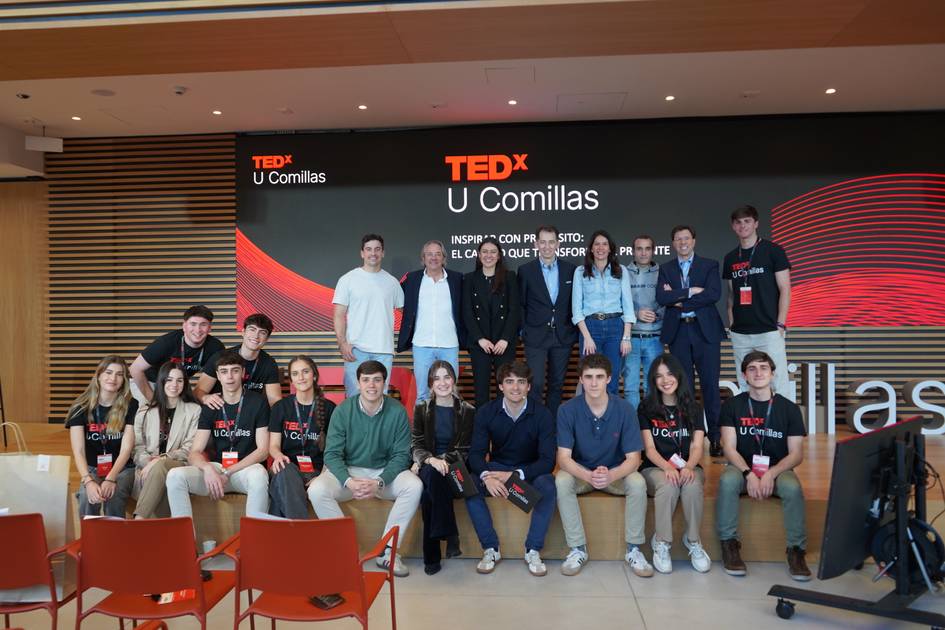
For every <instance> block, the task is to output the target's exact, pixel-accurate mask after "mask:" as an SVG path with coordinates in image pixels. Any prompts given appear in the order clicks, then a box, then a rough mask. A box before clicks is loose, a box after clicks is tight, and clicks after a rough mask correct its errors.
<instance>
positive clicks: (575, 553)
mask: <svg viewBox="0 0 945 630" xmlns="http://www.w3.org/2000/svg"><path fill="white" fill-rule="evenodd" d="M585 564H587V552H586V551H581V550H580V549H578V548H577V547H574V548H573V549H572V550H571V553H569V554H568V557H567V558H565V559H564V562H562V563H561V574H562V575H577V574H578V573H580V572H581V569H583V568H584V565H585Z"/></svg>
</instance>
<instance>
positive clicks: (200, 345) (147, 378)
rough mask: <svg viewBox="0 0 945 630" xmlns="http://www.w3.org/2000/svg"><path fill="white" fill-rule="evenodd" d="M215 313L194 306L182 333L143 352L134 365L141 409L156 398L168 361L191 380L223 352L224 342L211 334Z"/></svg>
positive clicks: (162, 339)
mask: <svg viewBox="0 0 945 630" xmlns="http://www.w3.org/2000/svg"><path fill="white" fill-rule="evenodd" d="M212 323H213V311H211V310H210V309H209V308H207V307H206V306H204V305H202V304H201V305H198V306H191V307H190V308H188V309H187V310H186V311H184V323H183V325H182V326H181V329H180V330H172V331H171V332H169V333H166V334H163V335H161V336H160V337H158V338H157V339H155V340H154V341H152V342H151V343H150V344H148V347H147V348H145V349H144V350H142V351H141V354H139V355H138V357H137V358H136V359H135V360H134V363H132V364H131V367H130V368H129V370H128V372H129V373H130V374H131V395H132V396H134V397H135V399H136V400H137V401H138V403H139V404H140V405H141V406H144V405H147V404H148V403H149V402H150V401H151V397H152V396H153V395H154V381H155V380H157V371H158V368H159V367H161V366H162V365H163V364H164V363H165V362H166V361H172V362H174V363H177V364H178V365H180V367H181V369H183V370H184V376H185V377H187V378H190V377H192V376H194V375H195V374H197V373H198V372H202V371H203V369H204V367H205V366H206V365H207V361H208V360H209V359H210V357H211V356H213V355H214V354H216V353H217V352H220V351H221V350H223V342H221V341H220V340H219V339H217V338H216V337H214V336H213V335H211V334H210V329H211V325H212Z"/></svg>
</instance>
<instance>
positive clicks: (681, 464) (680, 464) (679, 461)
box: [669, 453, 686, 470]
mask: <svg viewBox="0 0 945 630" xmlns="http://www.w3.org/2000/svg"><path fill="white" fill-rule="evenodd" d="M669 463H670V464H672V465H673V466H675V467H676V469H677V470H682V469H683V468H685V467H686V460H684V459H683V458H682V457H681V456H680V455H679V453H673V456H672V457H670V458H669Z"/></svg>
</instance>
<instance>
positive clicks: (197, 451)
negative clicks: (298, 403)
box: [167, 352, 269, 516]
mask: <svg viewBox="0 0 945 630" xmlns="http://www.w3.org/2000/svg"><path fill="white" fill-rule="evenodd" d="M244 363H245V362H244V361H243V357H241V356H240V355H239V353H237V352H224V353H223V354H222V355H220V358H219V359H218V360H217V379H218V380H219V381H220V385H221V386H222V387H223V396H222V397H223V402H224V405H223V406H222V407H221V408H220V409H213V408H212V407H206V406H205V407H203V409H202V410H201V412H200V420H199V421H198V424H197V434H196V436H194V444H193V447H192V448H191V449H190V457H189V460H190V466H181V467H180V468H174V469H172V470H170V471H169V472H168V473H167V502H168V503H169V504H170V507H171V516H193V512H192V510H191V505H190V495H191V494H198V495H200V496H207V495H209V496H210V498H212V499H215V500H216V499H222V498H223V495H224V494H225V493H227V492H239V493H241V494H245V495H246V515H247V516H259V515H261V514H266V513H267V511H268V509H269V475H268V474H267V473H266V469H265V468H264V467H263V465H262V464H263V462H265V461H266V458H267V457H268V456H269V405H268V404H267V403H266V399H265V398H263V397H262V395H260V394H257V393H256V392H245V391H243V371H244Z"/></svg>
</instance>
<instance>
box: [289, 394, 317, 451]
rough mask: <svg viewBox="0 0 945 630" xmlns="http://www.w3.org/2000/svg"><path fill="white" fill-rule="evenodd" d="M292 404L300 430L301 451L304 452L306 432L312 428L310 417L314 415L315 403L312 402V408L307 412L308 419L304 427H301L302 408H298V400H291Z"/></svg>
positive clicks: (306, 438)
mask: <svg viewBox="0 0 945 630" xmlns="http://www.w3.org/2000/svg"><path fill="white" fill-rule="evenodd" d="M292 402H293V403H294V404H295V417H296V418H297V419H298V421H299V428H300V429H302V450H303V451H304V450H305V444H306V443H307V442H308V430H309V428H310V427H311V426H312V416H313V415H314V414H315V401H314V400H312V406H311V408H310V409H309V410H308V418H306V420H305V427H304V428H303V427H302V408H301V407H299V399H298V398H297V397H296V398H293V399H292Z"/></svg>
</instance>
